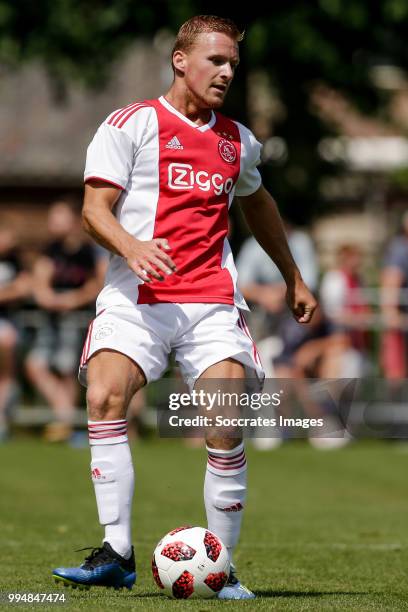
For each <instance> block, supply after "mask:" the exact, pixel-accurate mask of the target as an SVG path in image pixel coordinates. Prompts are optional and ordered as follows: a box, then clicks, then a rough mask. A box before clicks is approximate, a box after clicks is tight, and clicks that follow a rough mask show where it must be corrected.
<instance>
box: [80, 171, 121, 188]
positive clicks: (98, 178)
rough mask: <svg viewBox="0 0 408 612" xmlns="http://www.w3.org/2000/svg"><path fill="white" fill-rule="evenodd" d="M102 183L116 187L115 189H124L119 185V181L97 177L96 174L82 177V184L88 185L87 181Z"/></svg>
mask: <svg viewBox="0 0 408 612" xmlns="http://www.w3.org/2000/svg"><path fill="white" fill-rule="evenodd" d="M92 180H95V181H103V182H104V183H108V184H109V185H111V186H112V187H116V188H117V189H121V190H123V189H124V188H125V187H124V185H121V184H120V183H119V181H118V180H117V179H116V180H114V179H111V178H106V176H103V175H98V174H86V175H85V177H84V183H89V181H92Z"/></svg>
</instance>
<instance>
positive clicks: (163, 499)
mask: <svg viewBox="0 0 408 612" xmlns="http://www.w3.org/2000/svg"><path fill="white" fill-rule="evenodd" d="M248 446H249V445H248ZM404 450H405V447H404V446H401V445H398V444H387V443H379V442H377V443H367V442H365V443H359V444H354V445H352V446H350V447H348V448H346V449H342V450H340V451H331V452H319V451H316V450H313V449H312V448H310V447H309V446H308V445H307V444H306V443H304V442H293V443H291V444H287V445H285V446H284V447H282V448H281V449H279V450H277V451H273V452H266V453H259V452H256V451H254V450H252V449H251V448H250V446H249V448H248V453H247V455H248V460H249V479H250V485H251V486H250V493H249V498H248V502H247V509H246V514H245V519H244V526H243V532H242V538H241V544H240V546H239V549H238V551H237V554H236V562H237V565H238V568H239V575H240V578H241V579H242V581H243V582H245V583H246V584H248V586H250V587H251V588H253V589H254V590H255V591H256V592H257V594H258V599H257V600H255V601H251V602H241V603H239V604H237V603H235V602H219V601H203V600H201V601H183V602H177V601H171V600H168V599H166V598H164V597H163V596H162V595H160V593H159V592H158V590H157V589H156V587H155V585H154V583H153V581H152V577H151V571H150V559H151V554H152V551H153V548H154V546H155V544H156V542H157V541H158V540H159V539H160V537H161V536H162V535H163V534H164V533H166V532H167V531H169V530H170V529H172V528H174V527H176V526H178V525H183V524H197V525H205V515H204V509H203V503H202V484H203V475H204V469H205V453H204V451H203V450H201V449H194V450H192V449H189V448H186V447H185V446H183V445H182V444H181V443H179V442H177V441H167V440H158V441H154V442H143V443H140V444H137V445H134V446H133V447H132V453H133V458H134V463H135V469H136V493H135V499H134V541H135V546H136V552H137V559H138V581H137V585H136V587H135V588H134V589H133V590H132V591H131V592H128V591H126V592H125V591H120V592H115V591H112V590H107V589H92V590H91V591H87V592H83V591H81V592H78V591H73V590H71V589H69V590H68V589H62V588H61V587H59V586H57V585H55V584H54V583H53V582H52V578H51V570H52V568H53V567H57V566H59V565H76V564H78V563H80V562H81V561H82V559H83V556H84V553H75V552H74V550H75V549H77V548H82V547H84V546H97V545H99V543H100V541H101V534H102V530H101V527H100V526H99V524H98V521H97V514H96V508H95V503H94V493H93V487H92V483H91V481H90V477H89V451H88V450H74V449H71V448H68V447H64V446H49V445H45V444H43V443H41V442H37V441H16V442H13V443H10V444H8V445H4V446H2V447H1V448H0V462H1V463H0V465H1V469H0V533H1V547H0V551H1V552H0V590H1V591H13V592H14V591H26V592H27V591H29V592H64V593H65V594H66V596H67V598H68V600H69V602H68V604H67V605H66V606H65V607H64V608H63V609H69V610H113V609H125V608H127V609H129V608H131V609H136V608H137V609H140V610H154V611H160V610H169V609H178V610H180V608H181V607H182V608H183V609H184V608H186V609H188V608H192V609H195V610H200V611H205V610H211V609H213V608H214V607H220V606H224V607H227V608H228V609H231V607H232V606H233V607H235V606H236V605H240V606H243V607H245V608H246V609H248V610H291V611H293V610H328V611H329V610H407V609H408V582H407V576H408V553H407V550H408V547H407V544H408V478H407V469H406V464H407V459H408V456H407V454H406V452H404ZM6 607H7V608H9V609H10V607H9V606H5V605H3V606H2V608H6ZM24 607H26V608H27V606H23V608H24ZM36 607H38V608H39V609H42V610H48V609H49V610H55V609H56V606H55V605H52V606H51V605H50V606H46V605H41V606H36Z"/></svg>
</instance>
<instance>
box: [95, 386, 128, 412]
mask: <svg viewBox="0 0 408 612" xmlns="http://www.w3.org/2000/svg"><path fill="white" fill-rule="evenodd" d="M86 401H87V405H88V414H89V418H90V420H91V421H101V420H104V419H106V420H112V421H114V420H116V419H123V418H125V415H126V407H127V406H126V398H125V393H124V392H122V391H121V390H120V389H112V388H110V387H108V386H104V385H103V384H101V385H98V386H96V385H90V386H89V387H88V391H87V394H86Z"/></svg>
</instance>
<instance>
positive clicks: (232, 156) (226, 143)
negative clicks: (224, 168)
mask: <svg viewBox="0 0 408 612" xmlns="http://www.w3.org/2000/svg"><path fill="white" fill-rule="evenodd" d="M218 152H219V154H220V155H221V157H222V159H223V160H224V161H226V162H227V163H228V164H233V163H234V161H235V160H236V159H237V150H236V148H235V146H234V143H233V142H231V141H230V140H225V138H222V139H221V140H220V141H219V143H218Z"/></svg>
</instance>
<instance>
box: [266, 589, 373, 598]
mask: <svg viewBox="0 0 408 612" xmlns="http://www.w3.org/2000/svg"><path fill="white" fill-rule="evenodd" d="M254 593H255V595H256V596H257V597H323V596H324V595H368V594H369V593H366V592H360V591H272V590H256V591H254Z"/></svg>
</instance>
